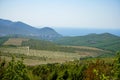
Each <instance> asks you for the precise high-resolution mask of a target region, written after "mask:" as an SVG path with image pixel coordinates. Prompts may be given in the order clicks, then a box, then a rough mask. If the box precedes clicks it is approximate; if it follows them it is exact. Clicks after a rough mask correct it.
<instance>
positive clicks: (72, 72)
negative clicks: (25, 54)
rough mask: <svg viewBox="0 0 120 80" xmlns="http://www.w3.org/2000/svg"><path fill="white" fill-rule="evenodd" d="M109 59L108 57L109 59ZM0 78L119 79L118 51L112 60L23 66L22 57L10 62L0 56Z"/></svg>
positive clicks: (119, 59)
mask: <svg viewBox="0 0 120 80" xmlns="http://www.w3.org/2000/svg"><path fill="white" fill-rule="evenodd" d="M109 60H110V59H109ZM0 79H1V80H8V79H10V80H120V52H117V55H116V57H115V58H114V60H111V61H110V62H108V61H107V60H105V61H104V60H102V59H101V60H100V59H92V60H81V61H73V62H66V63H64V64H58V63H56V64H43V65H38V66H25V65H24V64H23V59H22V60H18V61H15V58H14V57H13V58H12V60H11V61H10V62H8V63H7V62H6V61H5V59H4V60H2V59H1V57H0Z"/></svg>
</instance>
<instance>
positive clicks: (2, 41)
mask: <svg viewBox="0 0 120 80" xmlns="http://www.w3.org/2000/svg"><path fill="white" fill-rule="evenodd" d="M8 39H9V38H8V37H0V46H2V45H3V43H4V42H5V41H7V40H8Z"/></svg>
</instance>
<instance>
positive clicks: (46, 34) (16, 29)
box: [0, 19, 62, 40]
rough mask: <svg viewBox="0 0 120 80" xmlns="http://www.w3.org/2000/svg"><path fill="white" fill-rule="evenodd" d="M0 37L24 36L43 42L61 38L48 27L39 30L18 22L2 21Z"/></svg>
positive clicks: (0, 21)
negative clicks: (42, 40)
mask: <svg viewBox="0 0 120 80" xmlns="http://www.w3.org/2000/svg"><path fill="white" fill-rule="evenodd" d="M0 35H1V36H5V35H24V36H30V37H34V38H39V39H44V40H54V39H57V38H60V37H62V36H61V35H60V34H58V33H57V32H56V31H55V30H54V29H52V28H49V27H44V28H40V29H39V28H35V27H33V26H30V25H28V24H26V23H23V22H20V21H18V22H12V21H10V20H4V19H0Z"/></svg>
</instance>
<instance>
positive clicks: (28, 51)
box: [27, 46, 30, 55]
mask: <svg viewBox="0 0 120 80" xmlns="http://www.w3.org/2000/svg"><path fill="white" fill-rule="evenodd" d="M29 53H30V50H29V46H27V55H29Z"/></svg>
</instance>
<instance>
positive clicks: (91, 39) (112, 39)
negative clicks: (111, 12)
mask: <svg viewBox="0 0 120 80" xmlns="http://www.w3.org/2000/svg"><path fill="white" fill-rule="evenodd" d="M55 42H56V43H57V44H61V45H72V46H89V47H96V48H100V49H104V50H111V51H113V52H115V51H118V50H120V37H118V36H115V35H112V34H109V33H103V34H89V35H86V36H77V37H64V38H61V39H58V40H56V41H55Z"/></svg>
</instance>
